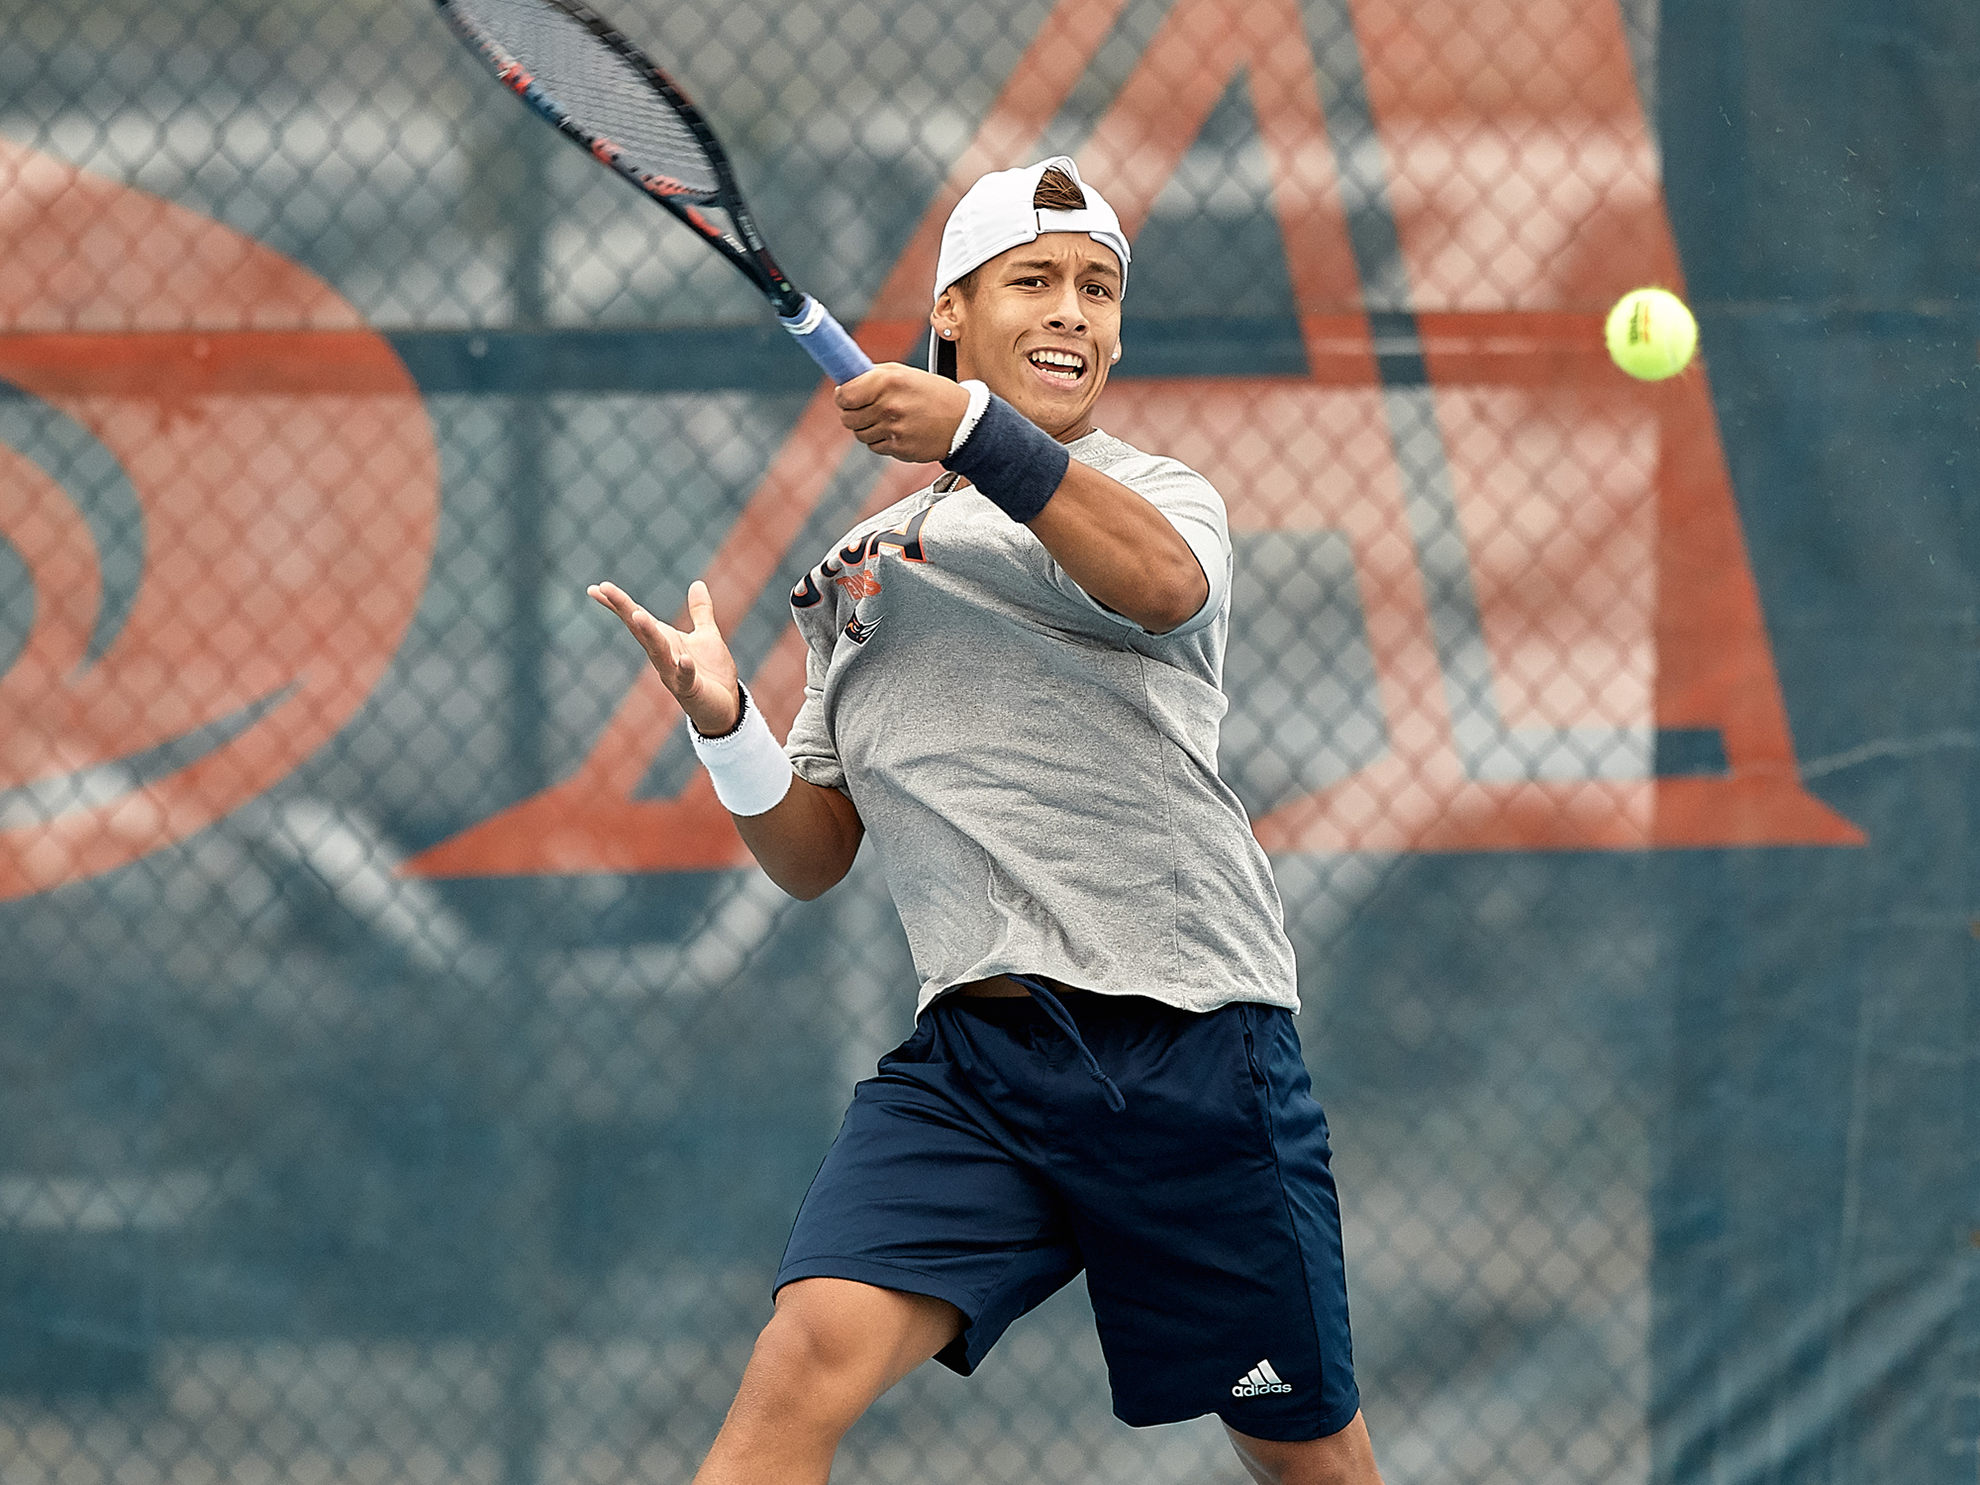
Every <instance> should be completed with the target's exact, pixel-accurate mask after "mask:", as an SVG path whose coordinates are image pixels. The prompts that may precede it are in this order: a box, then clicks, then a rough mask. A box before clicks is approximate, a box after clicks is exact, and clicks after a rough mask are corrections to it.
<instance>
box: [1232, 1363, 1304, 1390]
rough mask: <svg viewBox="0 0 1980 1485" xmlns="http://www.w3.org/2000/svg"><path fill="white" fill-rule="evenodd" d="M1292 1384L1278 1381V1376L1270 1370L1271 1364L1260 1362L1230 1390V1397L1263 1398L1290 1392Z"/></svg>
mask: <svg viewBox="0 0 1980 1485" xmlns="http://www.w3.org/2000/svg"><path fill="white" fill-rule="evenodd" d="M1291 1391H1292V1384H1291V1383H1290V1382H1282V1381H1280V1380H1279V1374H1278V1373H1277V1372H1275V1371H1273V1370H1272V1363H1271V1362H1269V1361H1261V1362H1259V1363H1258V1365H1256V1366H1254V1367H1253V1368H1252V1369H1251V1370H1250V1371H1248V1372H1246V1373H1245V1374H1244V1377H1243V1379H1242V1380H1241V1381H1239V1383H1238V1384H1237V1386H1235V1387H1233V1388H1232V1389H1231V1396H1232V1397H1263V1396H1264V1395H1265V1394H1266V1393H1269V1392H1291Z"/></svg>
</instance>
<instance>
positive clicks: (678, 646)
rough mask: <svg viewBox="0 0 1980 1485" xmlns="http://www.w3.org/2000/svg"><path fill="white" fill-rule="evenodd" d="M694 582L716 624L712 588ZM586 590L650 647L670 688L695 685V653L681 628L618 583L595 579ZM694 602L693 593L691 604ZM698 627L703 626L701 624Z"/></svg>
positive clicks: (645, 647)
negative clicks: (663, 619) (710, 595)
mask: <svg viewBox="0 0 1980 1485" xmlns="http://www.w3.org/2000/svg"><path fill="white" fill-rule="evenodd" d="M694 586H695V587H697V588H700V589H701V596H702V601H703V604H704V606H705V607H706V609H707V613H708V617H709V621H710V623H711V624H712V623H713V620H714V612H715V610H714V604H713V603H712V602H711V601H710V600H709V598H708V589H707V588H706V587H705V586H704V585H703V584H701V583H696V584H695V585H694ZM584 591H585V592H586V593H587V594H589V595H590V596H591V597H592V598H594V599H596V600H597V601H598V602H599V603H601V604H603V605H604V606H605V607H606V608H609V609H610V610H612V612H613V613H615V614H617V615H618V616H619V622H620V623H622V624H624V625H625V626H626V628H627V629H628V630H630V631H631V632H632V637H633V638H634V639H636V640H638V641H639V643H640V648H641V649H643V650H645V651H646V657H647V659H649V660H651V661H652V662H653V668H654V669H655V670H657V671H659V672H660V679H661V680H663V681H665V682H666V684H667V689H668V690H670V691H672V692H674V693H675V694H676V695H680V694H682V693H684V692H686V691H689V690H691V689H693V686H694V677H695V664H694V656H693V655H691V654H690V653H688V649H687V645H686V643H685V636H683V635H682V634H681V632H680V631H679V630H677V629H675V628H674V627H673V626H672V625H670V624H663V623H661V622H660V620H658V619H656V618H654V617H653V615H652V614H650V613H648V612H647V611H646V610H645V609H643V608H641V607H640V606H639V605H638V604H637V603H634V602H633V601H632V599H631V598H630V597H628V596H627V595H626V593H625V591H624V590H623V589H621V588H620V587H618V586H617V585H616V584H614V583H593V584H592V585H591V586H590V587H589V588H586V589H585V590H584ZM692 602H693V597H692V593H690V597H689V603H690V606H691V605H692ZM696 627H697V628H699V627H700V626H699V624H697V626H696Z"/></svg>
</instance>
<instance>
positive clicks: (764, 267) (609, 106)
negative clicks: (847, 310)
mask: <svg viewBox="0 0 1980 1485" xmlns="http://www.w3.org/2000/svg"><path fill="white" fill-rule="evenodd" d="M435 3H436V4H438V5H439V7H440V14H441V15H442V16H443V17H445V19H446V21H447V24H448V25H449V26H451V27H453V29H454V34H455V35H457V36H459V37H460V38H461V40H462V41H464V42H466V43H467V45H468V48H469V50H471V51H472V52H474V54H475V55H476V56H478V57H480V58H481V60H482V61H483V62H484V63H485V64H487V66H488V69H489V70H490V71H491V72H493V73H494V74H495V76H496V77H497V78H498V79H499V80H500V81H501V82H502V83H503V84H504V85H506V86H507V87H508V88H509V90H510V91H511V92H513V93H515V94H517V95H518V96H519V97H520V98H521V99H522V100H523V102H525V103H527V104H528V105H529V106H530V107H531V108H533V109H535V110H536V112H537V114H538V115H539V116H541V117H542V118H544V119H546V120H548V121H549V122H550V123H552V124H554V125H556V127H557V130H558V132H559V133H561V134H562V135H563V136H564V137H565V138H566V139H569V140H571V141H572V142H573V143H575V144H577V145H579V146H581V147H582V148H583V149H584V151H585V153H586V154H588V155H590V156H591V157H592V158H593V159H594V160H596V161H598V162H599V163H600V164H601V165H605V166H608V167H609V168H610V169H612V170H613V171H615V172H617V173H618V174H619V175H622V176H624V177H625V178H626V179H627V180H629V181H631V182H632V183H633V184H634V185H636V186H638V187H639V188H640V190H642V191H644V192H645V193H646V194H647V195H648V196H650V197H652V198H653V199H654V200H655V201H657V202H659V203H660V204H661V205H662V206H664V207H666V208H667V210H668V211H670V212H672V213H673V214H674V215H675V216H676V217H677V218H679V219H680V220H681V221H682V222H685V223H686V224H687V225H688V226H689V227H691V228H693V229H694V230H695V231H696V232H697V233H699V234H700V235H701V239H702V241H703V242H706V243H707V244H708V245H709V246H710V247H712V248H713V249H715V251H716V252H718V253H720V254H721V255H722V256H723V257H724V258H726V259H727V260H728V261H729V262H730V263H733V264H734V265H735V266H736V268H737V270H738V271H740V272H741V274H742V275H743V277H744V278H746V279H748V280H749V281H750V282H751V283H752V284H754V285H756V287H757V289H758V291H760V292H761V293H762V295H763V297H764V298H766V299H768V300H769V301H770V304H771V306H772V307H773V308H774V309H775V310H776V311H777V319H778V321H779V322H780V323H781V324H782V325H783V327H784V328H785V329H786V330H788V331H790V332H791V335H792V336H793V337H794V338H795V339H796V340H797V343H798V344H799V345H801V346H802V347H804V349H805V351H806V352H807V353H808V354H809V355H810V356H811V359H812V360H814V361H816V362H817V363H818V364H819V365H820V366H821V367H823V368H824V369H825V373H826V375H828V376H830V377H831V378H832V380H833V381H835V382H849V381H851V380H852V379H853V378H854V377H856V376H858V375H860V374H861V373H862V372H867V371H871V370H872V369H873V363H872V362H871V361H870V360H868V359H867V356H866V353H865V352H864V351H862V350H861V349H860V348H859V347H858V346H857V345H856V344H854V342H853V338H852V337H851V336H850V335H848V334H846V332H845V329H844V327H843V326H841V325H840V324H839V322H838V321H837V320H835V319H833V318H832V315H831V313H830V312H829V311H828V310H827V309H826V308H825V306H824V305H822V304H820V303H819V302H818V301H817V300H816V299H814V298H812V297H811V296H810V295H809V294H806V293H804V292H802V291H801V290H799V289H798V288H797V287H796V286H795V285H793V284H792V283H791V281H790V280H789V279H788V278H786V277H784V271H783V270H782V269H781V268H779V267H778V266H777V260H776V259H774V258H772V257H771V256H770V249H769V248H768V247H766V246H765V245H764V242H763V235H762V233H760V232H758V231H757V230H756V220H755V218H754V217H752V216H751V215H750V214H749V207H748V205H747V204H746V203H745V202H744V201H743V198H742V192H741V191H740V190H738V189H737V187H736V177H735V172H734V171H733V170H732V169H731V168H730V166H729V157H728V156H727V155H726V154H724V153H723V151H722V146H721V145H720V144H719V143H717V142H716V139H715V134H714V131H713V130H711V129H710V128H709V127H708V121H707V120H706V119H704V118H702V116H701V113H700V111H699V110H697V109H696V108H695V106H694V105H693V104H692V103H690V102H688V100H687V95H686V94H684V93H682V92H681V90H680V88H679V87H677V86H676V85H675V83H674V80H673V79H672V78H670V77H668V76H667V74H666V73H664V72H662V71H661V70H660V69H659V68H658V67H656V66H654V64H653V63H652V62H651V61H649V60H648V59H647V58H646V56H645V55H644V54H643V53H642V52H641V51H640V50H639V48H638V47H636V46H634V45H633V44H632V43H631V42H630V41H628V40H626V38H625V37H624V36H622V35H620V34H619V32H618V31H616V30H615V29H613V27H612V25H611V23H610V22H608V21H607V20H606V19H605V18H604V17H603V16H601V15H599V14H598V12H597V11H595V10H593V9H591V8H590V7H589V6H587V5H581V4H579V3H578V0H435ZM711 209H713V210H719V211H721V212H722V213H724V214H725V215H726V216H727V217H728V219H729V222H730V225H731V230H726V231H725V230H724V229H723V228H722V227H721V226H720V225H719V224H718V223H717V222H715V221H714V220H713V219H712V218H711V217H710V216H709V215H708V213H709V211H710V210H711Z"/></svg>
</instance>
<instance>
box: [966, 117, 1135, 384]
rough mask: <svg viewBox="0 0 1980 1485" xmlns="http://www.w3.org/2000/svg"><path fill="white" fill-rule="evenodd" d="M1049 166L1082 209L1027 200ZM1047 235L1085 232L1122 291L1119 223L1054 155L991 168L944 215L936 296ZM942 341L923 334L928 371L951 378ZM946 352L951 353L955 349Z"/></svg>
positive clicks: (1124, 265)
mask: <svg viewBox="0 0 1980 1485" xmlns="http://www.w3.org/2000/svg"><path fill="white" fill-rule="evenodd" d="M1054 165H1056V166H1058V167H1059V169H1061V170H1063V171H1064V172H1065V173H1066V174H1067V175H1068V176H1069V177H1070V178H1071V179H1072V182H1073V184H1074V185H1076V186H1078V187H1079V189H1080V194H1081V195H1083V196H1084V197H1086V207H1085V209H1084V210H1082V211H1040V210H1038V209H1037V208H1036V207H1034V206H1033V205H1032V204H1031V202H1032V199H1033V197H1035V196H1036V195H1037V193H1038V182H1039V179H1040V178H1041V177H1042V176H1043V175H1044V174H1045V172H1046V171H1048V170H1050V169H1051V168H1052V167H1053V166H1054ZM1047 232H1084V233H1086V235H1087V236H1089V237H1091V238H1092V239H1093V240H1094V241H1095V242H1097V243H1099V244H1100V245H1101V246H1102V247H1104V248H1110V249H1112V251H1113V254H1114V256H1115V257H1117V258H1119V259H1120V260H1121V291H1122V293H1126V292H1127V274H1128V256H1129V255H1128V240H1127V234H1126V233H1125V232H1123V231H1122V230H1121V219H1120V218H1119V217H1118V216H1116V215H1114V208H1113V207H1111V206H1109V205H1108V204H1107V203H1106V201H1105V200H1104V199H1103V198H1102V197H1101V195H1100V193H1099V192H1098V191H1096V190H1094V189H1093V187H1091V186H1089V185H1087V184H1086V182H1084V181H1082V180H1081V179H1080V178H1079V167H1078V166H1077V165H1075V164H1074V163H1073V160H1072V156H1070V155H1055V156H1053V157H1052V158H1051V159H1049V160H1040V161H1039V162H1038V163H1037V164H1035V165H1021V166H1019V167H1018V168H1017V169H1016V170H993V171H992V172H990V174H988V175H986V176H984V177H983V178H982V179H981V180H979V181H978V182H977V183H976V184H975V185H973V186H971V187H970V188H969V190H968V191H967V192H966V193H965V194H964V195H963V199H962V200H960V201H958V202H957V203H956V209H955V210H954V211H952V212H950V213H949V224H948V225H947V226H946V227H944V228H943V229H942V256H941V259H940V260H939V261H938V262H937V264H936V267H935V295H934V297H935V298H937V299H940V298H941V297H942V291H943V290H944V289H946V288H948V287H949V285H950V284H952V283H954V282H955V281H956V280H957V279H959V278H961V277H962V276H963V275H964V274H966V273H969V272H971V271H972V270H974V269H977V268H981V267H982V266H983V265H984V264H985V263H988V262H989V261H990V260H991V259H992V258H994V257H996V256H997V255H998V254H999V253H1004V252H1009V251H1010V250H1011V249H1012V248H1014V247H1017V246H1019V245H1021V244H1023V243H1027V242H1035V241H1037V240H1038V238H1040V237H1041V236H1043V235H1044V234H1045V233H1047ZM945 345H947V342H945V341H943V340H941V339H940V338H938V337H937V336H936V334H935V332H934V331H933V330H932V329H931V330H930V331H929V332H928V369H929V370H930V371H938V372H942V373H943V374H945V375H950V376H953V375H954V374H955V371H954V363H953V362H951V363H950V364H949V365H948V366H946V367H945V366H943V365H942V364H941V362H942V360H943V357H942V356H941V350H942V348H943V347H944V346H945ZM948 349H949V350H950V351H951V353H953V351H954V347H953V346H949V347H948Z"/></svg>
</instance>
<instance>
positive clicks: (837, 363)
mask: <svg viewBox="0 0 1980 1485" xmlns="http://www.w3.org/2000/svg"><path fill="white" fill-rule="evenodd" d="M777 323H778V324H780V325H782V326H783V327H784V328H785V329H786V330H788V331H790V332H791V336H792V338H793V339H795V340H796V341H797V343H798V344H799V345H801V346H803V347H804V353H805V354H806V355H807V356H809V357H811V359H812V360H814V361H816V362H817V363H818V364H819V365H820V366H822V367H824V368H825V374H826V375H827V376H829V377H830V378H832V380H833V381H835V382H838V383H840V384H841V385H843V384H845V383H846V382H849V381H851V380H852V379H853V378H854V377H856V376H864V375H865V374H866V373H867V372H869V371H871V370H872V369H873V363H872V362H871V361H869V360H868V359H867V357H866V352H865V351H862V350H861V349H860V348H859V346H858V344H857V343H856V342H855V341H854V340H853V338H852V337H851V336H850V335H848V334H846V327H845V326H843V325H841V324H840V323H839V322H838V321H837V320H835V319H833V318H832V312H831V311H830V310H829V309H827V308H826V307H825V306H824V305H822V304H820V303H819V302H818V301H817V300H816V299H813V298H812V297H811V296H810V295H809V294H807V295H805V296H804V303H803V304H802V305H801V306H800V307H799V309H798V312H797V313H796V314H794V315H792V316H791V317H790V318H789V319H785V318H784V317H783V316H782V315H778V316H777Z"/></svg>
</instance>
